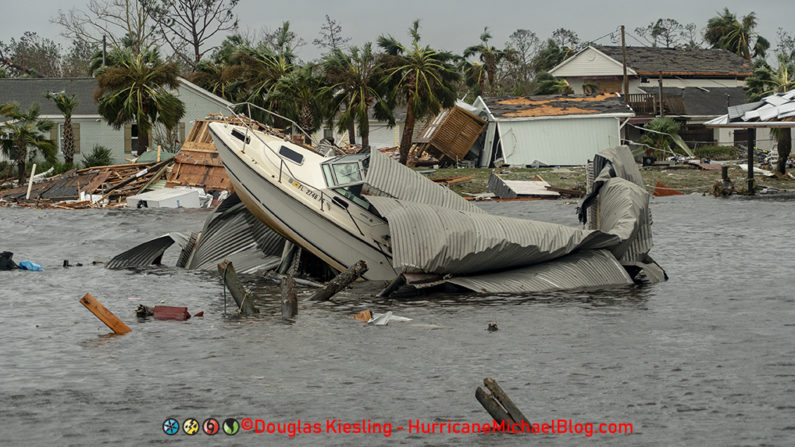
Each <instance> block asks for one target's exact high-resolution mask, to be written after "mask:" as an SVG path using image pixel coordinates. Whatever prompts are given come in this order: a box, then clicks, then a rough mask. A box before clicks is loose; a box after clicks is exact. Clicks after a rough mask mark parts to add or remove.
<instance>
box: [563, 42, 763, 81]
mask: <svg viewBox="0 0 795 447" xmlns="http://www.w3.org/2000/svg"><path fill="white" fill-rule="evenodd" d="M594 48H595V49H597V50H599V51H601V52H602V53H604V54H606V55H607V56H610V57H611V58H612V59H615V60H616V61H619V62H621V61H622V59H623V57H622V50H621V47H619V46H595V47H594ZM573 57H577V55H575V56H573ZM627 66H628V67H631V68H632V69H633V70H635V71H636V72H637V73H638V75H640V76H652V75H657V74H658V73H659V72H661V71H662V72H663V75H668V76H726V77H736V76H751V63H750V62H748V61H746V60H745V59H743V58H742V57H741V56H738V55H736V54H734V53H732V52H731V51H728V50H723V49H718V48H690V49H685V48H659V47H627Z"/></svg>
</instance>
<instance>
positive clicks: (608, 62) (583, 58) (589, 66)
mask: <svg viewBox="0 0 795 447" xmlns="http://www.w3.org/2000/svg"><path fill="white" fill-rule="evenodd" d="M549 72H550V73H551V74H552V75H553V76H555V77H558V78H567V77H577V76H583V75H584V74H587V75H588V76H623V74H624V69H623V67H622V65H621V64H620V63H616V61H615V60H613V59H612V58H610V57H608V56H606V55H604V54H602V53H601V52H600V51H597V50H596V49H594V48H587V49H585V50H583V52H582V53H580V54H578V55H577V56H575V57H574V58H573V59H570V60H569V61H568V62H564V63H562V64H561V65H558V66H557V67H555V68H553V69H552V70H550V71H549ZM630 74H634V72H630Z"/></svg>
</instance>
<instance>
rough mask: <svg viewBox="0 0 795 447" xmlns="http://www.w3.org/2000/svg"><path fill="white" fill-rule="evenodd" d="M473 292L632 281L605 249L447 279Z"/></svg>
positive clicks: (594, 285) (558, 287) (584, 285)
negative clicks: (495, 271) (510, 268)
mask: <svg viewBox="0 0 795 447" xmlns="http://www.w3.org/2000/svg"><path fill="white" fill-rule="evenodd" d="M447 282H449V283H451V284H456V285H458V286H461V287H465V288H467V289H469V290H472V291H474V292H482V293H485V292H488V293H530V292H546V291H551V290H564V289H588V288H597V287H606V286H616V285H627V284H632V278H630V277H629V275H628V274H627V271H626V270H624V267H622V266H621V264H619V263H618V261H616V258H615V257H614V256H613V255H612V254H610V252H608V251H606V250H596V251H587V252H582V253H574V254H571V255H568V256H564V257H562V258H560V259H556V260H554V261H550V262H545V263H543V264H536V265H532V266H529V267H521V268H517V269H513V270H506V271H504V272H499V273H489V274H486V275H475V276H467V277H456V278H450V279H448V280H447Z"/></svg>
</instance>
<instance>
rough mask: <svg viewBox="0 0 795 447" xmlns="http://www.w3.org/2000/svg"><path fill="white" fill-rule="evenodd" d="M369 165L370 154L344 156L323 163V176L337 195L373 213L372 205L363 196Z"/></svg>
mask: <svg viewBox="0 0 795 447" xmlns="http://www.w3.org/2000/svg"><path fill="white" fill-rule="evenodd" d="M369 163H370V156H369V154H352V155H343V156H341V157H337V158H334V159H332V160H330V161H327V162H325V163H323V176H324V177H325V178H326V184H327V185H328V187H329V188H331V189H332V190H333V191H335V192H336V193H337V194H340V195H341V196H343V197H345V198H347V199H348V200H350V201H351V202H353V203H355V204H357V205H359V206H360V207H362V208H364V209H366V210H369V211H371V212H373V210H372V207H371V205H370V204H369V203H368V202H367V201H366V200H365V199H364V197H363V196H362V188H363V187H364V176H365V174H367V167H368V166H369Z"/></svg>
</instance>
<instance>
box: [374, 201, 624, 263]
mask: <svg viewBox="0 0 795 447" xmlns="http://www.w3.org/2000/svg"><path fill="white" fill-rule="evenodd" d="M367 199H368V201H369V202H370V203H371V204H372V205H373V206H375V208H376V209H377V210H378V212H379V213H380V214H381V215H382V216H384V217H385V218H386V219H387V221H388V222H389V233H390V238H391V241H392V265H393V267H395V269H396V270H398V271H400V272H410V273H419V272H422V273H435V274H441V275H445V274H456V275H464V274H474V273H483V272H487V271H495V270H503V269H508V268H514V267H518V266H527V265H531V264H536V263H540V262H545V261H549V260H552V259H555V258H558V257H561V256H564V255H567V254H569V253H572V252H573V251H575V250H587V249H598V248H608V247H612V246H616V245H618V244H619V243H620V242H621V241H620V240H619V238H618V237H616V236H614V235H610V234H606V233H603V232H598V231H590V230H581V229H578V228H574V227H569V226H566V225H559V224H553V223H547V222H536V221H532V220H526V219H517V218H511V217H504V216H495V215H491V214H486V213H469V212H464V211H459V210H451V209H447V208H441V207H437V206H431V205H425V204H419V203H415V202H408V201H402V200H397V199H391V198H387V197H368V198H367Z"/></svg>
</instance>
